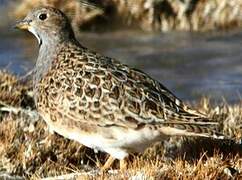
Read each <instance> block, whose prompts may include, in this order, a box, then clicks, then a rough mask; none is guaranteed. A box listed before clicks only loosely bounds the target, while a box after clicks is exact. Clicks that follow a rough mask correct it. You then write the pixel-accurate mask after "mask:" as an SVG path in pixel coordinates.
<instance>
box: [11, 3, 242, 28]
mask: <svg viewBox="0 0 242 180" xmlns="http://www.w3.org/2000/svg"><path fill="white" fill-rule="evenodd" d="M16 1H17V2H15V1H14V2H15V3H12V5H11V7H13V11H14V15H15V16H14V18H16V17H17V18H21V17H23V16H25V15H26V13H27V12H28V11H29V10H30V9H32V8H33V7H36V6H40V5H51V6H55V7H58V8H60V9H62V10H63V11H64V12H65V13H67V14H68V15H69V17H70V18H71V19H72V24H73V26H74V27H75V29H76V30H78V29H79V28H80V27H81V28H82V29H92V30H93V29H106V30H107V29H108V30H110V28H112V26H113V25H114V26H115V25H116V28H120V25H121V24H123V25H124V26H126V27H127V26H134V27H138V28H140V29H143V30H146V31H151V30H157V31H170V30H181V31H184V30H185V31H187V30H193V31H206V30H218V29H227V28H232V27H241V25H242V11H241V8H242V1H241V0H233V1H231V0H132V1H127V0H102V1H99V0H68V1H65V0H16ZM83 2H89V4H90V2H92V5H87V3H83ZM94 3H95V4H94ZM13 11H12V10H11V11H10V12H11V15H12V14H13V13H12V12H13ZM115 22H118V24H117V23H115Z"/></svg>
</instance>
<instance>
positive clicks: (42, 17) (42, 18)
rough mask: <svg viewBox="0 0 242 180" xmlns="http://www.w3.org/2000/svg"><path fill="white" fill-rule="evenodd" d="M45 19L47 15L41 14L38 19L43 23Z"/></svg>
mask: <svg viewBox="0 0 242 180" xmlns="http://www.w3.org/2000/svg"><path fill="white" fill-rule="evenodd" d="M46 18H47V14H45V13H43V14H40V15H39V19H40V20H42V21H44V20H45V19H46Z"/></svg>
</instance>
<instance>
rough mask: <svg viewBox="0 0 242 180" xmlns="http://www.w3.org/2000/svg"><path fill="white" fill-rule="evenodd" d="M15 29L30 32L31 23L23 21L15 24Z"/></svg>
mask: <svg viewBox="0 0 242 180" xmlns="http://www.w3.org/2000/svg"><path fill="white" fill-rule="evenodd" d="M15 28H18V29H23V30H28V29H29V28H30V22H29V21H28V20H22V21H19V22H17V23H16V24H15Z"/></svg>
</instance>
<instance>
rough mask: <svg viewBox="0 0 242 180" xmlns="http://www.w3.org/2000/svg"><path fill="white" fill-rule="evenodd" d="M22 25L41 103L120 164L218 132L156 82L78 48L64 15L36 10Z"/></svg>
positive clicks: (58, 125)
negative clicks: (32, 45)
mask: <svg viewBox="0 0 242 180" xmlns="http://www.w3.org/2000/svg"><path fill="white" fill-rule="evenodd" d="M18 27H19V28H22V29H28V30H29V31H31V32H32V33H33V34H34V35H35V36H36V37H37V38H38V40H39V44H40V52H39V57H38V60H37V63H36V69H35V76H34V91H35V102H36V106H37V109H38V112H39V113H40V115H41V116H42V117H43V118H44V120H45V121H46V122H47V124H48V125H49V127H50V128H51V129H52V130H54V131H55V132H57V133H59V134H61V135H63V136H64V137H67V138H70V139H74V140H76V141H79V142H80V143H82V144H84V145H86V146H88V147H91V148H93V149H97V150H101V151H105V152H107V153H109V154H110V155H111V156H113V157H114V158H118V159H120V160H122V159H124V158H125V157H127V156H128V154H130V153H132V152H142V151H143V150H144V149H145V148H147V147H148V146H150V145H151V144H152V143H154V142H156V141H161V140H163V139H165V138H167V137H168V136H171V135H181V136H203V137H212V136H214V135H215V128H216V125H217V124H216V123H214V122H210V121H209V120H208V119H207V118H206V117H205V116H204V115H202V114H201V113H199V112H196V111H195V110H191V109H189V108H188V107H187V106H185V105H184V104H183V102H182V101H181V100H179V99H178V98H176V97H175V96H174V95H173V94H172V93H171V92H170V91H169V90H167V89H166V88H165V87H164V86H163V85H162V84H160V83H159V82H158V81H156V80H154V79H152V78H151V77H149V76H148V75H147V74H145V73H144V72H141V71H139V70H136V69H133V68H130V67H128V66H127V65H124V64H122V63H120V62H118V61H116V60H114V59H112V58H109V57H105V56H103V55H100V54H98V53H96V52H93V51H90V50H88V49H87V48H84V47H83V46H81V45H80V44H79V43H78V42H77V41H76V39H75V37H74V34H73V31H72V29H71V26H70V24H69V22H68V20H67V18H66V16H65V15H64V14H63V13H62V12H60V11H59V10H57V9H54V8H51V7H41V8H37V9H35V10H33V11H31V12H30V13H29V14H28V15H27V17H26V18H25V19H24V20H23V21H22V22H20V23H19V24H18ZM111 162H112V161H111V160H110V161H109V162H108V164H110V163H111ZM107 166H108V165H107Z"/></svg>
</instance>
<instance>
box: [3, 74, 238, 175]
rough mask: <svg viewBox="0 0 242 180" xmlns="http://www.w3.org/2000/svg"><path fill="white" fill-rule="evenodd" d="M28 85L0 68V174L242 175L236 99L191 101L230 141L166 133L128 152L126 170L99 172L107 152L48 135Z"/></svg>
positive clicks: (55, 135) (54, 135)
mask: <svg viewBox="0 0 242 180" xmlns="http://www.w3.org/2000/svg"><path fill="white" fill-rule="evenodd" d="M30 90H31V88H30V87H29V85H28V84H21V83H20V82H18V80H17V78H16V77H15V76H13V75H11V74H9V73H7V72H4V71H0V179H1V177H3V173H5V175H6V174H8V175H11V176H18V178H20V177H24V178H31V179H38V178H40V177H41V178H43V177H50V176H55V175H63V174H68V175H67V176H68V177H66V176H65V178H66V179H68V178H70V177H71V175H73V173H74V174H78V176H77V177H79V179H82V178H84V177H85V178H86V179H117V178H118V179H119V178H122V179H128V178H130V177H133V178H148V179H149V178H151V179H231V178H235V179H240V178H242V175H241V170H242V158H241V157H242V156H241V154H242V145H241V143H240V142H239V140H240V138H241V132H242V131H241V124H242V110H241V104H237V105H228V104H226V103H224V104H221V105H218V106H211V105H210V103H209V101H208V100H207V99H205V98H204V99H203V100H201V101H200V102H199V103H198V104H197V105H195V108H197V109H199V110H200V111H202V112H204V113H206V114H208V116H209V117H210V118H213V119H214V120H216V121H218V122H220V124H221V126H220V132H222V133H224V134H226V135H227V136H228V137H230V138H231V139H230V140H216V141H215V140H212V139H206V138H203V139H202V138H200V139H194V138H193V139H192V138H180V137H176V138H171V139H170V141H169V142H164V143H158V144H156V145H154V146H153V147H151V148H149V149H147V151H146V152H145V153H144V154H143V155H135V156H133V157H131V158H130V162H129V166H128V169H127V171H125V172H120V171H117V170H113V171H109V172H105V173H100V172H99V171H98V168H97V166H96V164H97V162H98V161H100V162H101V163H104V162H105V159H106V158H107V156H106V154H105V153H98V154H95V153H94V152H93V151H92V150H90V149H88V148H85V147H84V146H82V145H80V144H78V143H76V142H73V141H69V140H67V139H64V138H63V137H61V136H59V135H57V134H50V133H49V132H48V129H47V127H46V124H45V123H44V121H43V120H42V119H40V118H39V117H38V115H37V113H36V112H35V110H34V106H33V102H32V99H31V91H30ZM117 165H118V164H116V166H114V167H113V168H114V169H115V168H117ZM15 178H17V177H15Z"/></svg>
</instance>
